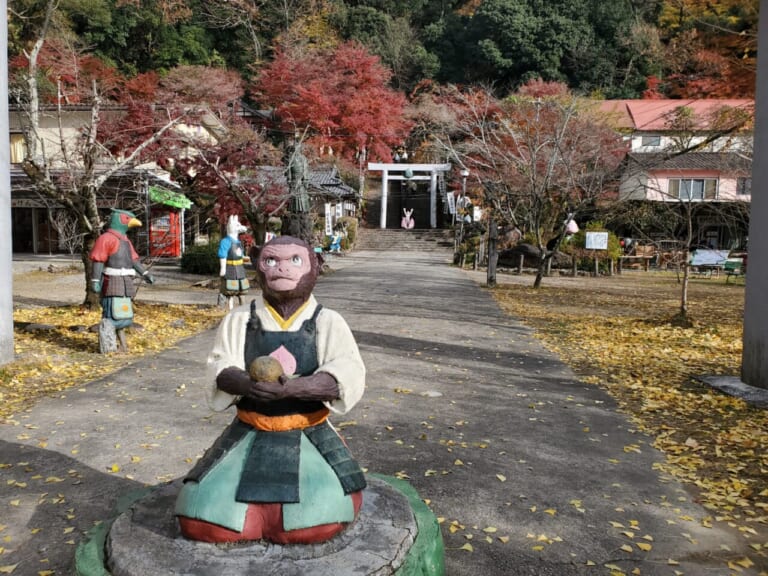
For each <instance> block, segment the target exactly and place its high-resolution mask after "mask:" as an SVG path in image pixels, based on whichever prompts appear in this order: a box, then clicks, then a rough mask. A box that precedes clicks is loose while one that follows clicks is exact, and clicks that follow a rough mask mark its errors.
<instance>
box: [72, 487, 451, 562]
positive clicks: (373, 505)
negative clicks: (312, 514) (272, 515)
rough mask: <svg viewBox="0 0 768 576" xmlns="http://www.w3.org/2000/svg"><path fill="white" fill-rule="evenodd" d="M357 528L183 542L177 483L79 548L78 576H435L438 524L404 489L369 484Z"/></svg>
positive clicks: (141, 501) (439, 557)
mask: <svg viewBox="0 0 768 576" xmlns="http://www.w3.org/2000/svg"><path fill="white" fill-rule="evenodd" d="M367 480H368V487H367V488H366V489H365V492H364V495H363V507H362V509H361V511H360V515H359V517H358V519H357V520H356V522H355V523H354V524H353V525H351V526H350V527H349V528H348V529H347V530H345V531H344V532H343V533H342V534H340V535H339V536H337V537H335V538H333V539H332V540H329V541H328V542H324V543H320V544H312V545H290V546H280V545H275V544H268V543H262V542H248V543H242V544H209V543H205V542H195V541H191V540H187V539H185V538H184V537H182V536H181V534H180V533H179V528H178V523H177V521H176V518H175V516H174V514H173V510H174V503H175V501H176V495H177V494H178V491H179V488H180V486H181V483H180V481H176V482H173V483H170V484H165V485H163V486H160V487H157V488H153V489H151V490H150V491H148V492H147V493H145V494H144V495H142V496H139V497H137V498H136V499H135V500H134V501H133V502H132V503H130V504H129V505H127V506H126V507H125V509H124V510H122V511H119V514H118V516H117V517H116V518H115V519H114V520H113V521H112V522H111V523H108V524H107V525H106V526H105V528H104V529H102V530H101V531H100V532H99V531H97V532H94V533H93V534H92V535H91V538H90V539H89V540H88V541H87V542H86V543H84V544H82V545H81V546H80V548H79V549H78V553H77V557H76V568H77V573H78V575H79V576H146V575H147V574H154V575H157V576H165V575H177V574H178V575H184V576H221V575H222V574H227V575H232V576H237V575H241V574H242V575H245V574H264V575H268V574H273V575H275V576H277V575H280V576H300V575H305V574H314V575H319V576H324V575H327V576H346V575H349V576H352V575H367V574H370V575H373V574H376V575H377V576H386V575H389V574H392V575H398V576H410V575H414V576H415V575H419V576H441V575H442V574H443V573H444V559H443V542H442V538H441V535H440V529H439V526H438V525H437V521H436V519H435V517H434V515H433V514H432V513H431V511H430V510H429V509H428V508H427V507H426V505H424V503H423V502H422V501H421V500H420V499H419V498H418V494H416V491H415V490H413V488H412V487H410V485H409V484H407V483H406V482H403V481H400V480H396V479H394V478H390V477H385V476H374V477H368V478H367Z"/></svg>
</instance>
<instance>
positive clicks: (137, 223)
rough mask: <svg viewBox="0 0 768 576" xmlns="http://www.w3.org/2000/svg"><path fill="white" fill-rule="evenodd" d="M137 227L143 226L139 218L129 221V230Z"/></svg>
mask: <svg viewBox="0 0 768 576" xmlns="http://www.w3.org/2000/svg"><path fill="white" fill-rule="evenodd" d="M137 226H141V220H139V219H138V218H131V219H130V220H128V229H131V228H136V227H137Z"/></svg>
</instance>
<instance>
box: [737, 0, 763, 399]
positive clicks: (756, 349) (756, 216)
mask: <svg viewBox="0 0 768 576" xmlns="http://www.w3.org/2000/svg"><path fill="white" fill-rule="evenodd" d="M757 42H758V45H759V46H760V48H761V49H762V51H761V52H759V53H758V56H757V91H756V96H755V136H754V138H755V146H754V154H753V157H752V192H753V193H752V198H751V207H750V216H749V242H748V245H747V250H748V260H747V276H746V283H747V287H746V292H745V302H744V347H743V352H742V357H741V379H742V381H743V382H744V383H745V384H748V385H750V386H755V387H757V388H766V389H768V298H766V297H765V295H766V293H768V227H766V226H765V222H766V219H768V196H767V195H766V193H765V182H768V180H766V179H768V162H761V161H759V159H761V158H764V157H765V155H766V154H768V91H766V90H767V89H768V85H767V84H766V83H767V82H768V0H760V23H759V27H758V33H757Z"/></svg>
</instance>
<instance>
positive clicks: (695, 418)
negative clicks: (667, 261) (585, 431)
mask: <svg viewBox="0 0 768 576" xmlns="http://www.w3.org/2000/svg"><path fill="white" fill-rule="evenodd" d="M552 280H553V281H550V285H549V286H548V285H547V282H548V279H544V282H543V285H542V287H541V288H540V289H538V290H534V289H532V288H528V287H525V286H521V285H519V284H517V285H509V284H506V285H501V286H498V287H497V288H494V289H493V290H492V293H493V295H494V297H495V298H496V299H497V301H498V302H499V303H500V305H501V306H502V307H503V309H504V310H505V311H507V312H508V313H509V314H511V315H513V316H515V317H517V318H519V319H521V320H522V321H523V322H524V323H526V324H528V325H529V326H531V327H533V328H534V329H535V331H536V334H537V336H538V337H539V338H540V339H541V340H542V341H543V342H544V343H545V345H546V346H547V347H548V348H550V349H551V350H553V351H554V352H556V353H557V354H558V355H559V356H560V357H561V358H562V359H563V361H564V362H566V363H567V364H569V365H570V366H571V367H572V368H573V369H574V370H575V371H576V373H577V374H578V375H579V376H580V378H581V379H582V380H583V381H585V382H588V383H592V384H596V385H599V386H601V387H604V388H605V389H606V390H607V391H608V392H609V393H610V394H611V395H612V396H613V397H614V398H615V399H616V400H617V402H618V403H619V405H620V406H621V409H622V410H623V411H625V412H626V413H627V414H628V415H629V416H630V417H631V419H632V420H633V421H634V422H635V425H636V426H637V427H638V429H640V430H642V431H644V432H646V433H648V434H650V435H652V436H653V437H654V438H655V443H654V445H655V447H656V448H658V449H659V450H661V451H662V452H663V453H664V454H665V463H664V464H663V465H662V466H660V468H662V469H663V471H664V472H666V473H669V474H671V475H673V476H675V477H677V478H679V479H680V480H681V481H683V482H686V483H689V484H690V485H692V487H693V488H694V490H696V491H697V492H698V495H699V500H700V502H701V503H702V504H703V505H704V506H705V507H706V508H707V509H709V510H711V518H709V519H707V520H705V523H706V522H716V521H722V522H728V523H729V524H731V525H732V526H734V527H735V528H737V529H738V530H740V531H741V532H742V533H743V534H744V535H745V537H747V538H750V539H751V540H753V541H754V544H752V545H751V546H752V548H753V549H754V550H755V551H756V553H757V554H759V555H760V556H761V557H763V558H765V557H768V539H766V538H765V535H766V532H768V480H767V479H768V410H765V409H760V408H755V407H751V406H749V405H747V404H746V403H745V402H744V401H742V400H740V399H737V398H733V397H730V396H728V395H725V394H722V393H720V392H719V391H716V390H713V389H711V388H709V387H708V386H706V385H704V384H702V383H700V382H699V381H698V380H697V376H703V375H714V374H726V375H738V374H739V371H740V365H741V351H742V319H743V316H744V282H743V280H740V281H736V282H734V280H733V279H731V280H730V282H729V283H728V284H726V283H725V278H724V277H720V278H695V279H692V281H691V282H690V287H689V311H690V316H691V318H692V320H693V321H694V326H693V327H692V328H680V327H676V326H674V325H673V323H671V322H670V320H671V319H672V318H673V317H674V316H675V315H676V313H677V312H678V310H679V307H680V294H681V285H680V284H679V283H678V282H677V277H676V275H674V274H667V273H642V272H640V273H629V274H628V273H625V274H623V275H621V276H614V277H609V278H599V279H598V278H587V279H584V278H582V279H578V280H577V279H568V280H572V283H571V284H570V285H568V282H567V281H566V279H557V282H556V284H557V286H555V282H554V279H552ZM763 562H764V560H763Z"/></svg>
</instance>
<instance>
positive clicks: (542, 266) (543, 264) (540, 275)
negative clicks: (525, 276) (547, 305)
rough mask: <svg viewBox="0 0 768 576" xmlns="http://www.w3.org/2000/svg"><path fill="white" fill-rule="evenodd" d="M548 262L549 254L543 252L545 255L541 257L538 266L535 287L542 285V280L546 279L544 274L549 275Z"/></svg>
mask: <svg viewBox="0 0 768 576" xmlns="http://www.w3.org/2000/svg"><path fill="white" fill-rule="evenodd" d="M548 262H549V258H548V257H547V254H546V253H544V252H543V256H541V257H540V258H539V265H538V266H537V267H536V279H535V280H534V281H533V287H534V288H540V287H541V281H542V280H543V279H544V276H546V275H547V264H548Z"/></svg>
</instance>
